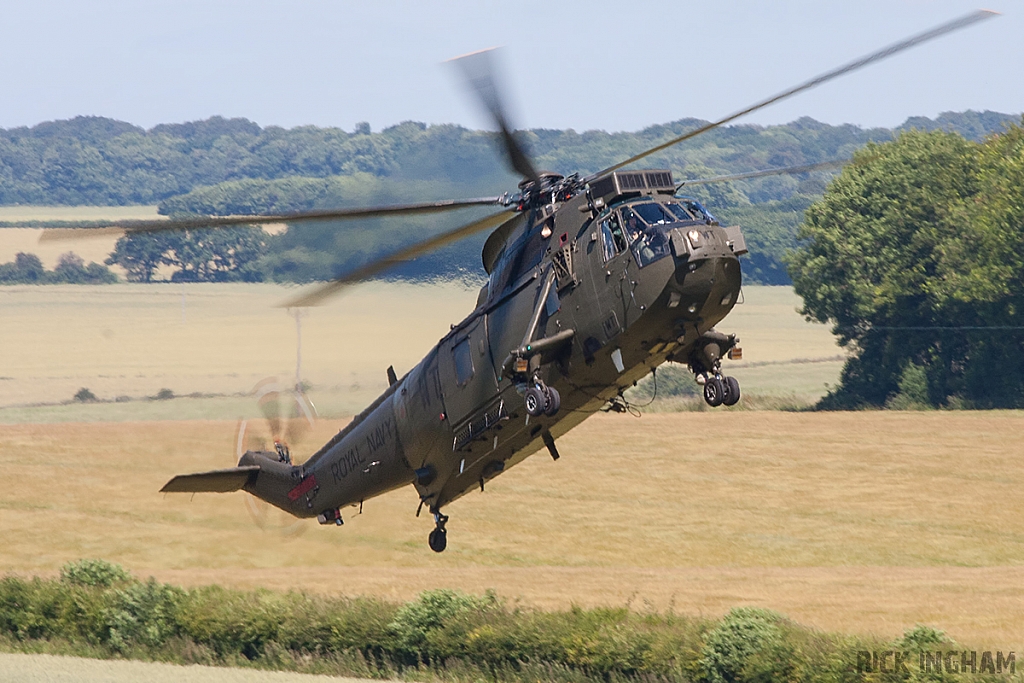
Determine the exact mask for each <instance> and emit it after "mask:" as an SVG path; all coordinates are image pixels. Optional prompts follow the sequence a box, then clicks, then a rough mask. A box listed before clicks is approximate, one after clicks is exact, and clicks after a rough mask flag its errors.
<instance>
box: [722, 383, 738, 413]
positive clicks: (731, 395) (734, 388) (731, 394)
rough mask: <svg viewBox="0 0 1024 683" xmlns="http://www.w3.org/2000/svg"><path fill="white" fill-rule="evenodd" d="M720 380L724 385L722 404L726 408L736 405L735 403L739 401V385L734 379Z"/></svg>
mask: <svg viewBox="0 0 1024 683" xmlns="http://www.w3.org/2000/svg"><path fill="white" fill-rule="evenodd" d="M722 380H723V381H724V384H725V396H724V397H723V398H722V403H724V404H725V405H727V406H734V405H736V401H739V400H740V383H739V382H738V381H737V380H736V378H735V377H723V378H722Z"/></svg>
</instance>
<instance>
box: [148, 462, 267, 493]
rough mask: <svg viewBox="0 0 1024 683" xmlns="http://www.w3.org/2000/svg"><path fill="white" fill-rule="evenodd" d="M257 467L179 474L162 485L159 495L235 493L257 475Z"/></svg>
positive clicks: (247, 466)
mask: <svg viewBox="0 0 1024 683" xmlns="http://www.w3.org/2000/svg"><path fill="white" fill-rule="evenodd" d="M259 471H260V466H259V465H246V466H244V467H232V468H230V469H226V470H214V471H212V472H198V473H196V474H179V475H178V476H176V477H174V478H173V479H171V480H170V481H169V482H167V483H166V484H164V487H163V488H162V489H160V493H227V492H228V491H237V490H238V489H240V488H242V487H243V486H245V485H246V484H247V483H248V482H249V481H251V480H255V479H256V475H257V474H259Z"/></svg>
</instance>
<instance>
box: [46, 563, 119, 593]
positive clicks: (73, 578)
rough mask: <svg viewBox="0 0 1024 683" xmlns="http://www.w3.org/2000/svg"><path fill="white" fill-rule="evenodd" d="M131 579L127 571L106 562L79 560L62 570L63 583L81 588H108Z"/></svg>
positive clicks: (68, 564)
mask: <svg viewBox="0 0 1024 683" xmlns="http://www.w3.org/2000/svg"><path fill="white" fill-rule="evenodd" d="M131 578H132V575H131V574H129V573H128V570H127V569H125V568H124V567H122V566H121V565H119V564H114V563H113V562H107V561H106V560H78V561H77V562H68V563H67V564H65V565H64V566H63V567H61V568H60V580H61V581H63V582H65V583H70V584H76V585H79V586H103V587H107V586H112V585H114V584H115V583H121V582H124V581H129V580H131Z"/></svg>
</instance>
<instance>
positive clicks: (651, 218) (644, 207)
mask: <svg viewBox="0 0 1024 683" xmlns="http://www.w3.org/2000/svg"><path fill="white" fill-rule="evenodd" d="M631 208H632V209H633V210H634V211H636V212H637V214H639V216H640V218H642V219H643V220H644V222H645V223H647V225H664V224H665V223H674V222H675V221H676V220H678V219H677V218H675V217H674V216H672V215H671V214H669V213H668V212H666V211H665V209H663V208H662V207H661V204H633V205H632V206H631Z"/></svg>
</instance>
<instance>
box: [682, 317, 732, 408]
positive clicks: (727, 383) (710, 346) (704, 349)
mask: <svg viewBox="0 0 1024 683" xmlns="http://www.w3.org/2000/svg"><path fill="white" fill-rule="evenodd" d="M738 341H739V339H737V338H736V335H735V334H730V335H725V334H722V333H720V332H716V331H714V330H713V329H712V330H708V331H707V332H705V333H704V334H703V335H701V337H700V339H698V340H697V342H698V343H697V346H696V347H695V348H694V349H693V350H692V351H691V352H690V356H689V358H687V364H688V365H689V366H690V372H692V373H693V375H694V377H695V378H696V380H697V384H702V385H704V402H705V403H707V404H708V405H709V406H711V407H713V408H714V407H717V406H720V405H727V406H733V405H736V402H737V401H739V400H740V383H739V382H738V381H736V378H735V377H725V376H724V375H722V353H723V352H728V355H729V358H733V357H735V355H734V353H733V351H734V350H735V351H738V350H739V347H738V346H736V342H738Z"/></svg>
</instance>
